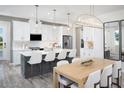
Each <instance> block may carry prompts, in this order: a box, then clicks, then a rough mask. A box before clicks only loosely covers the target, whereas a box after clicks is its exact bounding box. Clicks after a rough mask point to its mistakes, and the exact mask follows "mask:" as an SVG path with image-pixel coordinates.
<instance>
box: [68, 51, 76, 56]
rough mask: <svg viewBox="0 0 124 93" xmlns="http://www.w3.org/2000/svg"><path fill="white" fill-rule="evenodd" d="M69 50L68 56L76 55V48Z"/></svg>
mask: <svg viewBox="0 0 124 93" xmlns="http://www.w3.org/2000/svg"><path fill="white" fill-rule="evenodd" d="M69 52H70V53H69V55H68V57H69V58H74V57H76V49H72V50H70V51H69Z"/></svg>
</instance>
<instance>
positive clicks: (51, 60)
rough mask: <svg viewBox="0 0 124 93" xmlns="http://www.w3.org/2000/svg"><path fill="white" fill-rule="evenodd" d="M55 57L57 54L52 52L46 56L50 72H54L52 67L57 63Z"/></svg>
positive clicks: (45, 59)
mask: <svg viewBox="0 0 124 93" xmlns="http://www.w3.org/2000/svg"><path fill="white" fill-rule="evenodd" d="M55 55H56V53H55V52H53V51H51V52H49V53H47V54H46V56H45V58H44V61H45V64H46V67H47V68H48V67H49V68H48V71H51V70H52V66H53V64H54V63H55V62H54V61H55Z"/></svg>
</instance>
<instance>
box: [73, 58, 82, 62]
mask: <svg viewBox="0 0 124 93" xmlns="http://www.w3.org/2000/svg"><path fill="white" fill-rule="evenodd" d="M75 62H81V58H73V59H72V63H75Z"/></svg>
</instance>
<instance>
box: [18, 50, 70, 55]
mask: <svg viewBox="0 0 124 93" xmlns="http://www.w3.org/2000/svg"><path fill="white" fill-rule="evenodd" d="M63 50H66V51H70V50H71V49H55V50H53V51H54V52H55V53H59V52H61V51H63ZM33 52H38V53H41V54H47V53H49V52H50V51H40V50H37V51H36V50H35V51H32V50H31V51H23V52H20V54H22V55H24V56H31V54H32V53H33Z"/></svg>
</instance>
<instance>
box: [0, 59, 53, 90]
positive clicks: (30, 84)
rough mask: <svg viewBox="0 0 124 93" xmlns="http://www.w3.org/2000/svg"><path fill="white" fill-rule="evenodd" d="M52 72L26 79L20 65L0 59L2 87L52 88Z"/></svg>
mask: <svg viewBox="0 0 124 93" xmlns="http://www.w3.org/2000/svg"><path fill="white" fill-rule="evenodd" d="M51 87H52V73H48V74H45V75H42V76H36V77H33V78H30V79H24V78H23V77H22V75H21V71H20V66H13V65H11V64H9V63H8V62H7V61H0V88H51Z"/></svg>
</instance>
